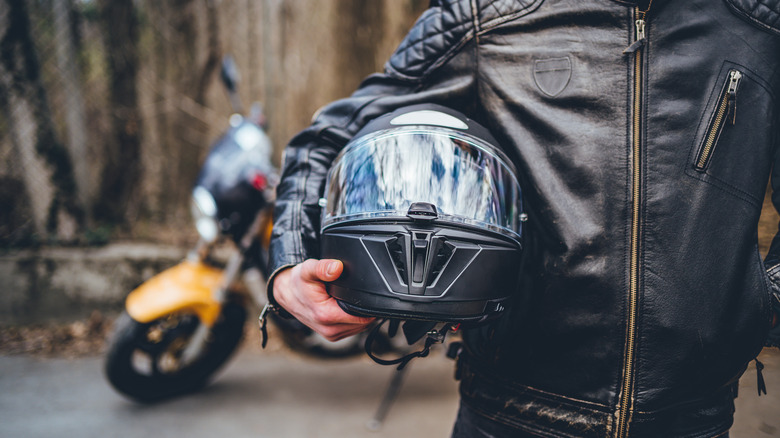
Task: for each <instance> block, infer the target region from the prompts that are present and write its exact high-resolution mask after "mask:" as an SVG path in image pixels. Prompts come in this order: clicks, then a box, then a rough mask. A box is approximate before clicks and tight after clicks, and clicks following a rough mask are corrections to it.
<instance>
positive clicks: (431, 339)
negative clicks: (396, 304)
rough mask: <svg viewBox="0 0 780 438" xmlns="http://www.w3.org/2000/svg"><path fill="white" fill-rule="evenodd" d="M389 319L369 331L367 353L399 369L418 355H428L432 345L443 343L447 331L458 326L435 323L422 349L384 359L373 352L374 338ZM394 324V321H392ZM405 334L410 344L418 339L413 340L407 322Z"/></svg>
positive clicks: (383, 363)
mask: <svg viewBox="0 0 780 438" xmlns="http://www.w3.org/2000/svg"><path fill="white" fill-rule="evenodd" d="M387 321H388V318H385V319H383V320H382V321H381V322H380V323H379V324H377V325H376V326H375V327H374V328H373V329H372V330H371V333H369V335H368V337H367V338H366V344H365V349H366V354H368V357H370V358H371V360H373V361H374V362H376V363H378V364H380V365H398V367H397V368H396V369H397V370H399V371H400V370H402V369H404V367H406V365H407V364H408V363H409V362H410V361H411V360H412V359H414V358H416V357H426V356H428V354H430V352H431V347H433V346H434V345H435V344H442V343H444V340H445V339H446V338H447V333H448V332H449V331H451V330H454V329H455V327H456V324H452V323H448V322H445V323H439V324H436V323H434V328H431V329H430V330H428V332H427V333H425V335H424V336H425V344H424V346H423V348H422V350H420V351H415V352H413V353H409V354H407V355H405V356H401V357H399V358H396V359H382V358H380V357H378V356H376V355H375V354H374V352H373V349H372V347H373V344H374V340H375V339H376V336H377V333H379V330H380V329H381V328H382V325H384V324H385V323H386V322H387ZM409 322H410V321H407V322H406V323H409ZM391 324H393V323H391ZM404 334H405V335H406V339H407V342H408V343H409V345H411V344H413V343H414V342H416V340H414V341H411V340H410V336H409V334H408V333H407V330H406V324H404ZM420 338H421V337H417V340H419V339H420Z"/></svg>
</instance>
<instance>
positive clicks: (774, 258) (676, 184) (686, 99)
mask: <svg viewBox="0 0 780 438" xmlns="http://www.w3.org/2000/svg"><path fill="white" fill-rule="evenodd" d="M433 3H434V4H433V5H432V7H431V9H429V10H428V11H427V12H425V13H424V15H423V16H422V17H421V18H420V19H419V20H418V22H417V23H416V25H415V26H414V27H413V29H412V30H411V32H410V33H409V34H408V36H407V38H406V39H405V40H404V42H403V43H402V44H401V45H400V47H399V48H398V50H397V51H396V52H395V54H393V55H392V57H391V58H390V60H389V62H388V63H387V64H386V68H385V72H384V73H382V74H375V75H372V76H370V77H368V78H367V79H366V80H365V81H364V82H363V84H362V85H361V87H360V88H359V89H358V90H357V91H356V92H355V93H354V94H353V95H352V96H351V97H349V98H346V99H343V100H340V101H337V102H334V103H332V104H330V105H328V106H326V107H325V108H324V109H323V110H322V111H321V112H319V113H318V115H317V116H316V117H315V120H314V122H313V124H312V125H311V127H309V128H308V129H306V130H304V131H303V132H301V133H300V134H299V135H297V136H296V137H295V138H294V139H293V140H292V142H291V143H290V145H289V146H288V147H287V149H286V151H285V160H284V175H283V179H282V182H281V184H280V186H279V188H278V201H277V206H276V211H275V221H276V222H275V227H274V232H273V241H272V245H271V251H272V254H271V256H272V265H271V268H272V269H273V270H274V271H275V272H278V270H279V269H281V268H283V267H285V266H289V265H291V264H296V263H299V262H301V261H303V260H304V259H305V258H308V257H317V256H318V243H317V239H318V231H319V218H320V207H319V206H318V199H319V197H320V193H321V191H322V190H323V183H324V178H325V174H326V170H327V168H328V166H329V164H330V162H331V161H332V159H333V158H334V157H335V155H336V154H337V152H338V151H339V149H340V148H341V147H342V146H343V145H344V144H345V143H346V142H347V141H348V140H349V139H350V137H351V136H352V135H353V134H354V133H355V132H357V130H358V129H359V128H360V127H362V126H363V125H364V124H365V123H366V122H367V121H369V120H370V119H372V118H374V117H376V116H379V115H381V114H384V113H386V112H388V111H390V110H392V109H394V108H396V107H399V106H402V105H408V104H413V103H423V102H433V103H440V104H443V105H447V106H451V107H453V108H455V109H457V110H460V111H461V112H464V113H466V114H467V115H469V116H470V117H472V118H474V119H476V120H477V121H479V122H480V123H482V124H483V125H485V126H487V127H488V128H489V129H490V130H491V131H492V133H493V134H494V136H496V138H497V139H498V140H499V142H500V143H501V144H502V145H503V146H504V147H505V149H506V152H507V153H508V154H509V155H510V157H511V158H512V159H513V160H514V161H515V163H516V165H517V168H518V170H519V172H520V174H521V180H522V185H523V188H524V196H525V206H526V208H527V212H528V214H529V220H528V223H527V224H528V227H527V230H528V231H527V232H526V237H527V242H526V245H525V248H526V249H525V255H526V256H527V262H526V263H525V267H524V276H525V286H524V293H525V295H522V294H519V295H522V296H523V297H524V298H523V300H522V302H519V301H520V300H518V303H517V304H516V305H515V306H514V307H513V308H512V312H513V313H512V314H511V315H509V316H507V317H504V318H502V319H500V320H499V321H497V322H496V323H494V324H492V325H490V326H487V327H483V328H481V329H478V330H473V331H470V332H468V333H467V334H466V335H465V338H466V341H467V345H468V348H467V352H466V353H465V355H464V360H463V361H462V362H463V363H462V364H461V366H462V368H461V374H462V376H463V379H462V384H461V393H462V395H463V397H464V400H465V401H466V402H467V403H469V404H470V405H471V406H472V407H474V408H475V409H476V410H477V411H478V412H480V413H482V414H483V415H485V416H489V417H492V418H495V419H496V420H498V421H500V422H503V423H506V424H510V425H513V426H515V427H517V428H520V429H523V430H526V431H529V432H532V433H535V434H539V435H540V436H577V437H582V436H598V437H603V436H616V437H622V436H715V435H717V434H719V433H721V432H723V431H725V430H726V429H728V427H729V426H730V424H731V421H732V415H731V414H732V410H733V397H734V395H735V393H734V387H735V382H736V381H737V379H738V378H739V377H740V375H741V374H742V373H743V371H744V370H745V368H746V365H747V364H748V363H749V361H750V360H751V359H752V358H754V357H755V356H756V355H757V354H758V353H759V351H760V350H761V348H762V344H763V341H764V339H765V337H766V334H767V331H768V329H769V326H770V318H771V312H770V297H771V293H772V290H773V287H775V286H774V285H775V283H774V282H773V278H770V276H771V275H774V276H775V277H777V278H775V279H774V280H777V279H778V278H780V274H778V271H780V268H778V266H779V265H780V239H775V242H774V244H773V245H772V248H771V250H770V253H769V255H768V257H767V258H766V260H765V261H762V260H761V257H760V255H759V252H758V247H757V231H756V225H757V222H758V218H759V214H760V211H761V206H762V200H763V198H764V194H765V191H766V187H767V180H768V178H769V175H770V170H771V168H772V164H773V162H774V161H775V160H776V159H777V156H776V155H777V143H778V133H780V130H779V129H778V120H779V119H780V111H778V109H780V108H779V107H780V105H779V103H778V99H777V96H778V95H780V62H779V61H780V1H778V0H655V1H653V2H652V4H651V6H650V9H649V11H648V12H647V14H644V13H643V12H642V10H643V9H644V8H645V7H646V6H647V5H646V3H647V1H644V2H639V3H640V4H639V5H637V4H636V2H632V1H617V0H470V1H469V0H461V1H455V0H451V1H445V0H441V1H434V2H433ZM778 189H779V190H778V191H776V193H778V192H780V188H778ZM776 196H777V197H776V201H780V195H776ZM768 272H769V273H768Z"/></svg>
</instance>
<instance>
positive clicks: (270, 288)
mask: <svg viewBox="0 0 780 438" xmlns="http://www.w3.org/2000/svg"><path fill="white" fill-rule="evenodd" d="M293 266H295V263H292V264H286V265H282V266H279V267H278V268H276V270H275V271H273V272H272V273H271V275H269V276H268V280H267V281H266V290H265V294H266V296H267V297H268V303H269V304H271V305H272V306H273V309H274V310H276V314H277V315H278V316H281V317H282V318H284V319H294V318H295V317H294V316H292V315H291V314H290V312H288V311H287V310H285V309H284V307H282V306H281V305H280V304H279V303H278V302H277V301H276V298H274V280H275V279H276V276H277V275H278V274H279V273H280V272H282V271H284V270H285V269H290V268H292V267H293Z"/></svg>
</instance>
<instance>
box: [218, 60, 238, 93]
mask: <svg viewBox="0 0 780 438" xmlns="http://www.w3.org/2000/svg"><path fill="white" fill-rule="evenodd" d="M221 78H222V83H223V84H225V88H227V89H228V91H231V92H235V91H236V88H237V87H238V81H239V80H240V77H239V74H238V67H236V62H235V61H234V60H233V57H232V56H230V55H225V57H224V58H222V71H221Z"/></svg>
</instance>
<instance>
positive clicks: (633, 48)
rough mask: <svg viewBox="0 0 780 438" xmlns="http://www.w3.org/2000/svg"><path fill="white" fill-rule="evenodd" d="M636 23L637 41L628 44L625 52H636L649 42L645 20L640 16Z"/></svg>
mask: <svg viewBox="0 0 780 438" xmlns="http://www.w3.org/2000/svg"><path fill="white" fill-rule="evenodd" d="M634 25H635V26H636V41H634V43H633V44H631V45H630V46H628V48H627V49H626V50H623V53H635V52H637V51H639V50H640V49H641V48H642V47H644V46H645V43H646V42H647V38H645V20H644V19H642V18H640V19H638V20H636V21H635V22H634Z"/></svg>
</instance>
